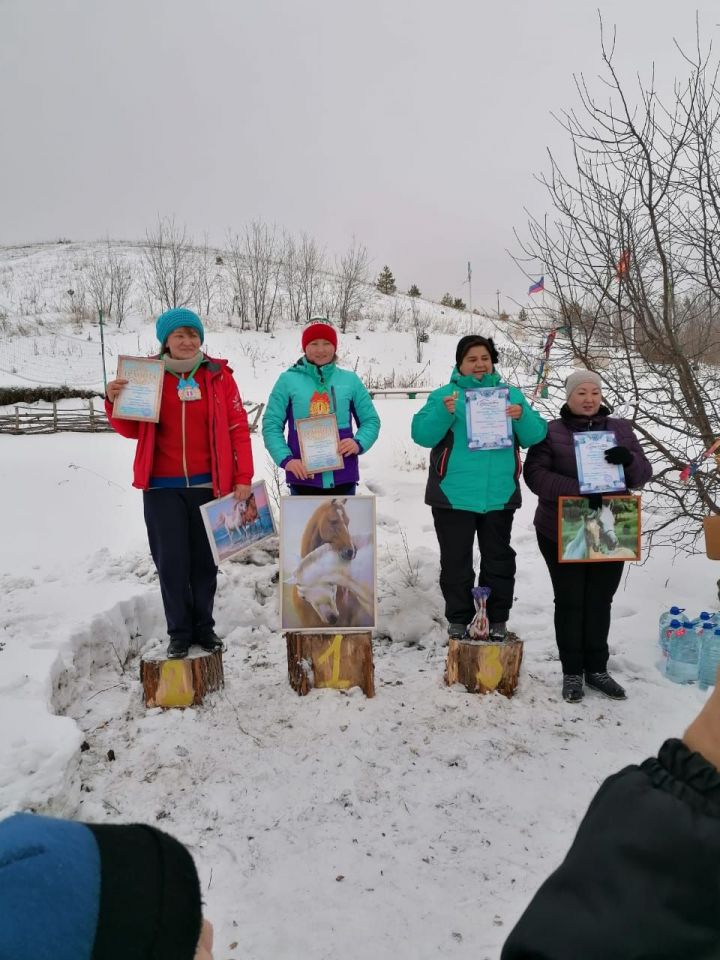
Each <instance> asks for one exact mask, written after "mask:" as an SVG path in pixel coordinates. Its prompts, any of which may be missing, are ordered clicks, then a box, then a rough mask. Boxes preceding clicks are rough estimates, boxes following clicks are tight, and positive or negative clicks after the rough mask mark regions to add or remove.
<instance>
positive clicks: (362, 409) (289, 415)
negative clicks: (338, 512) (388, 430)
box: [262, 357, 380, 488]
mask: <svg viewBox="0 0 720 960" xmlns="http://www.w3.org/2000/svg"><path fill="white" fill-rule="evenodd" d="M323 413H334V414H335V416H336V418H337V425H338V431H339V433H340V439H341V440H343V439H345V437H352V439H353V440H355V442H356V443H357V444H358V445H359V447H360V453H365V452H366V451H368V450H369V449H370V447H371V446H372V445H373V444H374V443H375V441H376V440H377V437H378V433H379V432H380V417H379V416H378V413H377V410H376V409H375V405H374V404H373V402H372V399H371V398H370V394H369V393H368V391H367V388H366V387H365V384H364V383H363V382H362V380H361V379H360V377H358V375H357V374H356V373H353V372H352V370H344V369H343V368H342V367H338V366H336V365H335V364H334V363H326V364H325V366H323V367H318V366H316V365H315V364H314V363H310V362H309V361H308V360H307V359H306V357H301V358H300V359H299V360H298V361H297V363H295V364H293V366H292V367H290V369H289V370H286V371H285V372H284V373H281V374H280V376H279V377H278V379H277V382H276V384H275V386H274V387H273V388H272V391H271V393H270V396H269V397H268V402H267V406H266V408H265V415H264V416H263V422H262V435H263V441H264V443H265V448H266V450H267V452H268V453H269V454H270V456H271V457H272V459H273V460H274V462H275V463H276V464H277V465H278V466H279V467H284V466H285V465H286V464H287V463H288V461H289V460H293V459H296V458H299V457H300V444H299V442H298V436H297V431H296V429H295V421H296V420H302V419H303V418H304V417H311V416H317V415H318V414H323ZM353 422H354V423H355V424H356V425H357V430H356V431H355V432H354V431H353ZM286 425H287V437H286V436H285V426H286ZM344 460H345V465H344V466H343V468H342V469H341V470H335V471H334V472H332V471H327V472H326V473H319V474H316V475H315V476H314V477H313V478H312V479H309V480H302V481H299V480H298V479H297V477H295V476H294V475H293V474H290V473H288V474H286V476H287V481H288V483H291V484H297V483H302V485H303V486H311V487H320V488H328V487H335V486H337V485H338V484H343V483H356V482H357V480H358V478H359V473H358V458H357V456H347V457H345V458H344Z"/></svg>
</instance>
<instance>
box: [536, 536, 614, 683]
mask: <svg viewBox="0 0 720 960" xmlns="http://www.w3.org/2000/svg"><path fill="white" fill-rule="evenodd" d="M536 532H537V540H538V545H539V547H540V552H541V553H542V555H543V557H544V558H545V563H546V564H547V568H548V571H549V573H550V579H551V580H552V585H553V592H554V593H555V640H556V641H557V645H558V650H559V651H560V663H561V664H562V670H563V673H576V674H580V673H583V671H586V672H587V673H600V672H602V671H603V670H606V669H607V662H608V656H609V654H608V643H607V639H608V633H609V632H610V608H611V606H612V601H613V597H614V596H615V592H616V590H617V588H618V587H619V586H620V580H621V579H622V575H623V570H624V569H625V565H624V564H623V561H622V560H603V561H602V562H599V563H559V562H558V545H557V541H555V540H551V539H550V538H549V537H546V536H544V535H543V534H542V533H540V532H538V531H536Z"/></svg>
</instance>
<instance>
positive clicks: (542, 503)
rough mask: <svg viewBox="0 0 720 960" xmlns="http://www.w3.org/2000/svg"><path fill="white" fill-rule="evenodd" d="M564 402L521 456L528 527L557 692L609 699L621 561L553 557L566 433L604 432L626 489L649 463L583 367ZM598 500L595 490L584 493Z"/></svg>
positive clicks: (570, 450)
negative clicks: (547, 614) (545, 605)
mask: <svg viewBox="0 0 720 960" xmlns="http://www.w3.org/2000/svg"><path fill="white" fill-rule="evenodd" d="M565 392H566V397H567V403H565V404H564V405H563V407H562V409H561V410H560V417H559V418H558V419H557V420H553V421H552V422H551V423H550V425H549V427H548V433H547V437H546V438H545V439H544V440H543V441H542V442H541V443H538V444H536V445H535V446H534V447H531V448H530V450H529V451H528V455H527V458H526V460H525V482H526V483H527V485H528V487H529V488H530V489H531V490H532V491H533V493H536V494H537V496H538V500H539V502H538V508H537V511H536V512H535V528H536V533H537V539H538V545H539V547H540V552H541V553H542V555H543V557H544V558H545V563H546V564H547V567H548V571H549V573H550V579H551V580H552V585H553V591H554V593H555V639H556V641H557V645H558V650H559V651H560V662H561V664H562V671H563V687H562V695H563V698H564V699H565V700H566V701H567V702H568V703H578V702H579V701H580V700H582V698H583V695H584V690H583V675H584V681H585V684H587V686H588V687H592V688H593V689H594V690H598V691H599V692H600V693H603V694H605V696H607V697H611V698H612V699H614V700H624V699H625V691H624V690H623V688H622V687H621V686H620V684H619V683H617V682H616V681H615V680H613V678H612V677H611V676H610V674H609V673H608V672H607V662H608V655H609V654H608V644H607V638H608V632H609V630H610V607H611V605H612V600H613V597H614V596H615V591H616V590H617V588H618V586H619V585H620V579H621V577H622V573H623V561H622V560H608V561H604V562H603V563H559V562H558V497H578V496H580V487H579V484H578V476H577V465H576V461H575V440H574V435H575V434H576V433H578V432H580V431H588V430H609V431H612V432H613V433H614V434H615V439H616V444H617V445H616V446H614V447H611V448H610V449H609V450H606V452H605V459H606V460H607V461H608V463H613V464H620V465H622V467H623V468H624V471H625V481H626V484H627V487H629V488H634V489H637V488H639V487H642V486H644V484H646V483H647V482H648V480H649V479H650V477H651V476H652V467H651V466H650V464H649V462H648V460H647V457H646V456H645V454H644V453H643V451H642V448H641V446H640V444H639V442H638V439H637V437H636V436H635V434H634V433H633V431H632V428H631V427H630V424H629V423H628V422H627V420H621V419H616V418H614V417H610V411H609V409H608V408H607V407H606V406H604V405H603V404H602V391H601V380H600V377H599V376H598V374H597V373H593V371H591V370H576V371H575V373H572V374H571V375H570V376H569V377H568V378H567V381H566V383H565ZM588 500H589V501H590V505H591V506H592V507H595V508H598V507H600V505H601V504H602V497H601V496H600V494H592V495H591V496H589V497H588Z"/></svg>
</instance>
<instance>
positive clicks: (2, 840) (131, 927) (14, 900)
mask: <svg viewBox="0 0 720 960" xmlns="http://www.w3.org/2000/svg"><path fill="white" fill-rule="evenodd" d="M211 951H212V927H211V926H210V924H208V923H207V921H205V922H204V923H203V919H202V904H201V899H200V882H199V880H198V875H197V870H196V869H195V864H194V863H193V859H192V857H191V856H190V854H189V852H188V851H187V850H186V848H185V847H184V846H183V845H182V844H181V843H179V842H178V841H177V840H174V839H173V838H172V837H170V836H168V834H166V833H162V832H161V831H160V830H156V829H155V828H154V827H148V826H142V825H139V824H134V825H131V826H115V825H111V824H85V823H76V822H74V821H71V820H55V819H52V818H50V817H40V816H35V815H33V814H28V813H19V814H15V815H13V816H11V817H9V818H7V819H6V820H2V821H0V960H212V952H211Z"/></svg>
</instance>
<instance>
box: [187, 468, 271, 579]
mask: <svg viewBox="0 0 720 960" xmlns="http://www.w3.org/2000/svg"><path fill="white" fill-rule="evenodd" d="M200 512H201V514H202V518H203V523H204V524H205V530H206V531H207V535H208V539H209V541H210V549H211V550H212V552H213V556H214V558H215V562H216V563H220V562H221V561H223V560H228V559H229V558H230V557H233V556H235V555H236V554H238V553H240V552H242V551H243V550H246V549H247V548H248V547H250V546H252V545H253V544H255V543H257V542H258V541H259V540H264V539H266V538H267V537H272V536H275V534H276V533H277V531H276V529H275V521H274V519H273V516H272V512H271V510H270V505H269V503H268V496H267V490H266V488H265V482H264V481H263V480H260V481H258V482H257V483H254V484H253V485H252V488H251V493H250V496H249V497H248V498H247V500H237V499H236V498H235V496H234V495H233V494H228V495H227V496H226V497H220V499H219V500H211V501H210V503H206V504H204V505H203V506H202V507H200Z"/></svg>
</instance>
